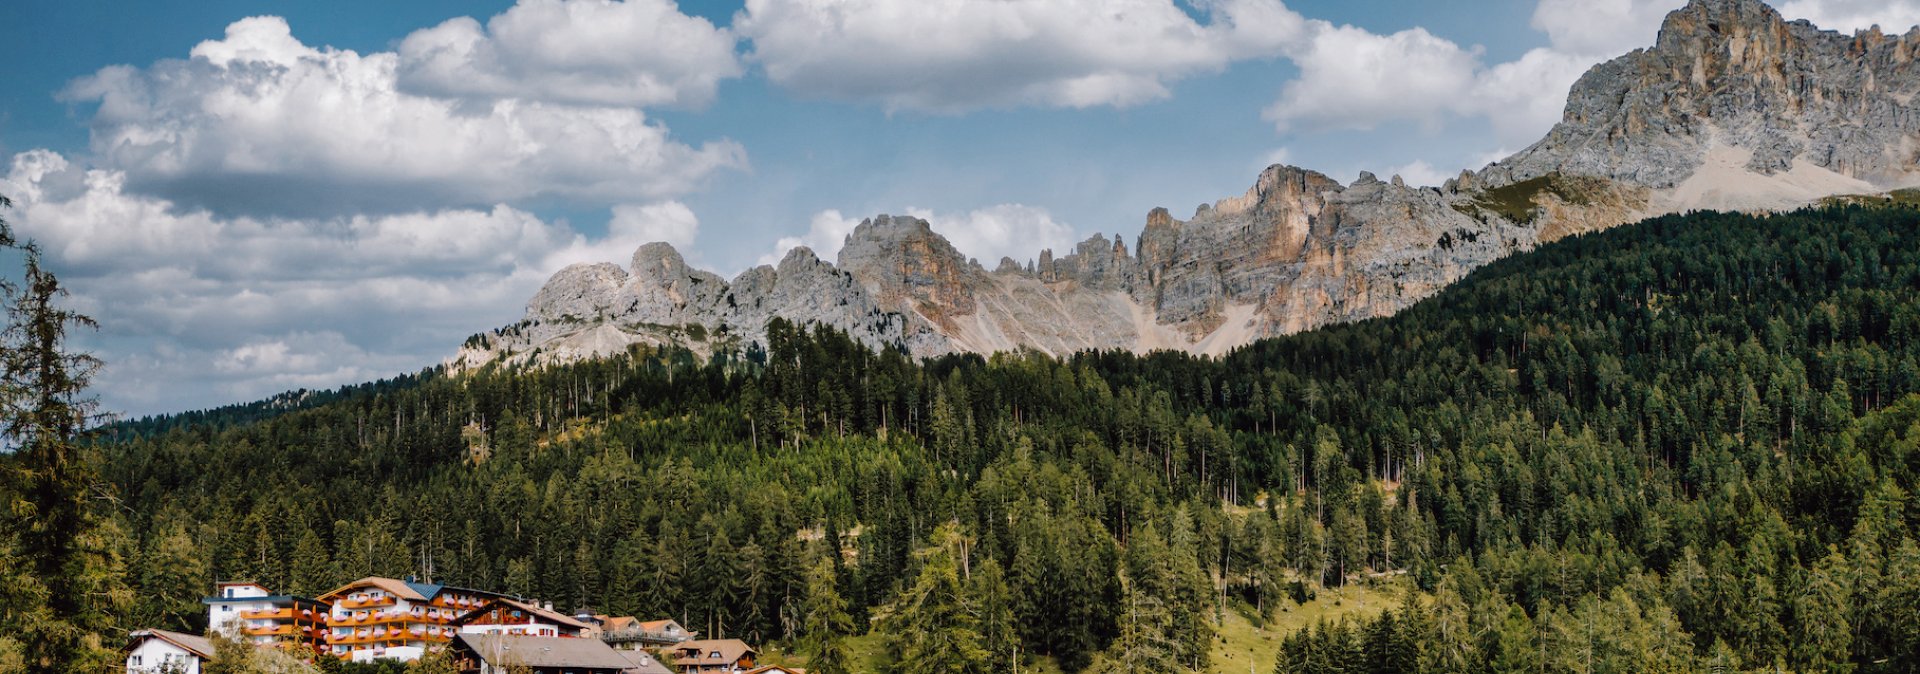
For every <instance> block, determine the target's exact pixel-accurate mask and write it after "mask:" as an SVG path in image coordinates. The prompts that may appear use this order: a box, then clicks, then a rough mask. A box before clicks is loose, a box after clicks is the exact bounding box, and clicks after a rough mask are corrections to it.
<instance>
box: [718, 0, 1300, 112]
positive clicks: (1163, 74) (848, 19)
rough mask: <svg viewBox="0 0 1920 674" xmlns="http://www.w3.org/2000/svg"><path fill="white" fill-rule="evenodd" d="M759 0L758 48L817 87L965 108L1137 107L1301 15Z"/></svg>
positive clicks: (759, 54)
mask: <svg viewBox="0 0 1920 674" xmlns="http://www.w3.org/2000/svg"><path fill="white" fill-rule="evenodd" d="M1193 5H1194V6H1196V7H1197V8H1198V9H1199V10H1200V11H1201V12H1202V13H1204V14H1205V15H1206V17H1207V19H1208V20H1207V21H1206V22H1205V23H1202V22H1198V21H1195V20H1194V19H1193V17H1191V16H1189V15H1188V14H1187V13H1186V12H1184V11H1182V9H1181V8H1180V7H1177V6H1175V4H1174V2H1173V0H1058V1H1053V2H1033V1H1022V2H979V1H976V0H925V1H922V2H896V1H892V0H748V1H747V3H746V7H745V9H743V10H742V11H741V12H740V13H738V14H736V15H735V17H734V22H733V26H734V29H735V30H736V31H739V33H740V34H741V35H742V36H744V37H747V38H750V39H751V40H752V41H753V52H752V59H753V60H754V61H756V62H758V63H759V64H760V65H761V66H762V67H764V68H765V70H766V73H767V76H768V78H769V79H771V80H773V82H774V83H775V84H778V85H780V86H782V87H785V88H787V89H789V90H791V91H794V92H797V93H799V94H802V95H806V96H816V97H822V98H832V99H841V100H856V101H874V102H879V103H881V104H882V105H884V106H886V107H887V108H888V109H890V110H899V109H909V110H927V111H936V112H956V111H964V110H969V109H975V108H981V107H996V106H1014V105H1038V106H1048V107H1073V108H1083V107H1092V106H1116V107H1119V106H1128V105H1133V104H1138V103H1142V102H1145V101H1150V100H1155V99H1160V98H1165V97H1167V96H1168V95H1169V92H1168V88H1167V87H1168V85H1169V84H1170V83H1172V82H1173V81H1176V80H1179V79H1181V78H1184V77H1187V76H1190V75H1193V74H1196V73H1204V72H1213V71H1218V70H1220V69H1222V68H1225V67H1226V66H1227V65H1228V64H1229V63H1231V62H1232V61H1235V60H1240V59H1247V58H1257V57H1263V56H1272V55H1275V54H1277V53H1279V51H1280V49H1281V47H1282V46H1284V45H1286V44H1288V43H1290V42H1292V41H1294V40H1296V39H1298V37H1299V34H1300V31H1301V30H1303V28H1304V26H1305V22H1304V20H1303V19H1302V18H1301V17H1300V16H1299V15H1298V14H1295V13H1294V12H1292V11H1291V10H1288V9H1287V8H1286V7H1285V6H1284V5H1283V4H1281V3H1280V2H1279V0H1202V1H1199V2H1194V3H1193Z"/></svg>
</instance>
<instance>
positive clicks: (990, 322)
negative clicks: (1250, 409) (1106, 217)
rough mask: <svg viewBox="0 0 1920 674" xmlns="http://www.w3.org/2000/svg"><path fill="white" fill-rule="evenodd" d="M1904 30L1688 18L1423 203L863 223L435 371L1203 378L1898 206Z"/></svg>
mask: <svg viewBox="0 0 1920 674" xmlns="http://www.w3.org/2000/svg"><path fill="white" fill-rule="evenodd" d="M1916 56H1920V29H1916V30H1915V31H1912V32H1909V33H1907V34H1905V35H1900V36H1889V35H1884V34H1882V33H1881V32H1880V31H1879V30H1878V29H1877V28H1876V29H1872V30H1867V31H1862V32H1859V33H1856V34H1854V35H1842V34H1839V33H1835V32H1830V31H1822V30H1820V29H1819V28H1817V27H1815V26H1813V25H1812V24H1809V23H1806V22H1804V21H1795V22H1787V21H1785V20H1783V19H1782V18H1781V17H1780V15H1779V13H1778V12H1776V11H1774V10H1773V9H1772V8H1771V7H1768V6H1767V5H1765V4H1764V3H1762V2H1760V1H1759V0H1694V1H1693V2H1691V3H1690V4H1688V5H1687V6H1686V7H1684V8H1682V9H1679V10H1676V11H1674V12H1673V13H1671V14H1669V15H1668V16H1667V18H1666V21H1665V23H1664V24H1663V25H1662V27H1661V29H1660V34H1659V38H1658V40H1657V41H1656V42H1655V44H1654V45H1653V46H1652V47H1651V48H1647V49H1640V50H1636V51H1634V52H1632V53H1629V54H1626V55H1624V56H1621V57H1619V58H1616V59H1614V60H1612V61H1609V62H1606V63H1602V64H1600V65H1598V66H1595V67H1594V68H1593V69H1591V70H1589V71H1588V72H1587V73H1586V74H1585V75H1584V76H1582V77H1581V78H1580V79H1579V81H1578V82H1577V83H1576V84H1575V85H1574V86H1573V88H1572V90H1571V92H1570V93H1569V96H1568V100H1567V106H1566V111H1565V115H1564V117H1563V119H1562V121H1561V122H1560V123H1559V124H1558V125H1556V126H1555V127H1554V129H1553V130H1552V131H1551V132H1549V133H1548V134H1547V136H1546V137H1545V138H1543V139H1541V140H1540V141H1539V142H1537V143H1535V144H1534V145H1533V146H1531V147H1528V148H1526V149H1525V150H1522V151H1520V152H1519V153H1517V154H1515V155H1513V156H1511V157H1508V158H1506V159H1504V160H1501V161H1499V162H1496V163H1494V164H1492V165H1489V166H1487V167H1486V168H1484V169H1482V170H1480V171H1478V172H1463V173H1462V174H1461V175H1460V176H1459V177H1458V178H1455V179H1453V180H1449V181H1447V182H1446V184H1444V185H1441V186H1439V187H1413V186H1408V185H1406V184H1404V182H1403V181H1401V180H1400V179H1399V178H1398V177H1397V176H1395V177H1393V178H1392V179H1390V180H1386V181H1382V180H1380V179H1378V178H1376V177H1374V176H1373V175H1371V174H1366V173H1363V174H1361V176H1360V178H1359V179H1358V180H1356V181H1355V182H1353V183H1352V184H1350V185H1342V184H1341V183H1340V182H1339V181H1336V180H1334V179H1332V178H1329V177H1327V176H1325V175H1322V174H1320V173H1317V172H1314V171H1311V170H1307V169H1302V168H1296V167H1291V166H1279V165H1276V166H1272V167H1269V168H1267V169H1266V170H1265V171H1262V172H1261V174H1260V176H1259V177H1258V178H1257V179H1256V180H1255V182H1254V184H1253V186H1252V187H1251V188H1249V189H1248V190H1247V191H1246V193H1244V194H1242V195H1239V196H1234V197H1228V198H1225V199H1221V200H1219V201H1216V202H1214V203H1212V204H1203V205H1201V206H1200V207H1199V208H1198V209H1196V211H1195V212H1194V214H1193V215H1192V217H1190V218H1188V219H1186V220H1180V219H1177V218H1175V217H1174V216H1173V215H1172V214H1171V213H1170V212H1169V211H1167V210H1166V209H1164V208H1156V209H1153V210H1152V211H1151V212H1150V213H1148V214H1147V218H1146V223H1145V227H1144V228H1143V229H1142V230H1141V232H1140V234H1139V236H1138V237H1137V238H1136V239H1135V240H1134V241H1133V242H1132V246H1131V248H1129V245H1128V242H1127V241H1126V240H1124V239H1121V238H1120V237H1117V236H1116V237H1113V238H1107V237H1105V236H1094V237H1091V238H1089V239H1087V240H1086V241H1083V242H1081V243H1080V244H1079V245H1077V246H1075V247H1074V248H1073V250H1071V251H1064V252H1063V253H1062V254H1059V255H1056V254H1055V252H1054V251H1051V250H1043V251H1039V253H1038V255H1037V256H1036V258H1035V262H1033V263H1030V264H1022V263H1021V262H1019V261H1016V260H1012V259H1002V260H1000V261H999V262H998V263H997V264H996V265H995V267H994V268H993V269H992V270H988V269H987V268H985V267H983V266H981V265H980V264H979V263H978V262H975V261H973V260H970V259H968V258H967V257H966V256H965V255H963V254H961V253H960V252H959V251H958V250H956V249H955V248H954V247H953V245H952V244H951V243H950V242H948V241H947V239H946V238H945V237H942V236H941V235H940V234H939V233H938V232H936V231H934V229H933V227H932V225H931V223H928V222H926V221H925V220H920V219H916V218H910V217H897V216H887V215H880V216H877V217H874V218H871V219H869V220H866V221H864V222H862V223H861V224H860V225H859V226H858V227H857V228H856V229H855V230H854V231H853V233H852V234H850V235H848V237H847V238H846V241H845V244H844V245H843V246H842V248H841V249H840V254H839V259H838V260H836V261H835V262H833V263H828V262H826V261H823V260H820V259H819V258H818V257H817V256H815V255H814V253H813V251H811V250H809V249H807V248H804V247H802V248H795V249H793V250H792V251H790V252H789V253H788V254H787V256H786V258H785V259H783V260H782V261H781V262H780V264H779V265H778V266H760V267H755V268H753V269H749V270H747V271H745V272H742V273H741V274H740V275H738V276H736V277H734V278H733V279H732V280H727V279H722V278H721V277H719V276H717V275H715V274H713V273H710V272H706V271H702V270H697V269H693V268H690V267H688V266H687V264H686V262H685V260H683V259H682V258H681V256H680V254H679V253H678V252H676V251H675V250H674V249H673V248H672V247H671V246H668V245H667V244H664V243H652V244H647V245H646V246H642V247H641V248H640V249H639V250H638V251H636V252H635V253H634V256H633V259H632V260H631V261H630V264H629V265H628V266H627V267H626V268H624V269H623V268H621V267H619V266H618V265H614V264H591V265H574V266H572V267H568V268H567V269H564V270H562V271H560V272H559V273H558V274H555V275H554V276H553V278H552V279H551V280H549V281H548V282H547V284H546V286H545V287H544V288H542V289H541V290H540V292H539V293H538V294H536V295H535V296H534V297H533V299H532V300H531V301H530V302H529V303H528V305H527V315H526V318H525V319H524V320H522V321H521V322H519V323H516V324H514V325H510V326H507V327H504V328H501V329H498V330H494V331H491V332H488V333H484V334H481V335H476V336H474V337H473V338H470V339H468V340H467V344H466V345H465V346H464V347H463V348H462V349H461V351H460V353H459V355H458V356H456V357H455V358H454V360H453V361H452V363H453V364H454V365H455V366H456V367H468V366H475V365H479V364H483V363H486V362H490V361H493V360H498V359H505V360H509V361H513V360H529V359H535V360H541V361H548V360H570V359H575V358H583V357H590V356H595V355H605V354H609V353H616V352H620V351H623V350H625V349H626V348H627V347H628V346H629V345H631V344H637V343H638V344H664V343H676V344H682V345H686V346H689V347H692V348H693V349H694V350H695V351H699V352H703V353H711V352H713V351H715V350H721V349H733V348H740V347H741V346H743V345H744V344H745V343H747V342H752V341H757V340H760V339H762V338H763V337H764V335H763V331H764V326H765V324H766V321H767V320H768V319H769V318H772V317H774V316H782V317H785V318H787V319H789V320H791V321H794V322H796V323H800V324H815V323H818V324H825V325H830V326H833V327H835V328H838V329H841V330H845V331H847V332H848V333H850V334H852V335H853V336H855V337H856V338H858V339H860V340H862V341H864V342H867V343H869V344H872V345H875V346H886V347H898V348H903V349H905V350H907V351H908V352H910V353H912V354H914V355H916V356H932V355H938V354H944V353H952V352H960V351H971V352H980V353H989V352H995V351H1007V350H1017V349H1035V350H1038V351H1043V352H1047V353H1053V354H1063V353H1070V352H1073V351H1076V350H1080V349H1089V348H1096V349H1110V348H1123V349H1133V350H1140V351H1145V350H1153V349H1182V350H1187V351H1192V352H1197V353H1211V354H1218V353H1222V352H1225V351H1226V350H1228V349H1231V348H1233V347H1236V346H1240V345H1243V344H1246V343H1248V342H1250V341H1252V340H1255V339H1259V338H1262V337H1268V336H1274V335H1281V334H1287V333H1292V332H1298V331H1301V330H1307V329H1311V328H1313V327H1316V326H1320V325H1325V324H1328V323H1334V322H1341V321H1353V320H1360V319H1365V318H1370V317H1376V316H1386V315H1390V314H1392V313H1394V312H1396V311H1399V310H1400V309H1402V308H1405V307H1406V306H1408V305H1410V304H1412V303H1414V302H1417V301H1419V300H1420V299H1423V298H1425V297H1427V296H1429V295H1431V294H1433V293H1434V292H1436V291H1438V290H1439V289H1440V288H1442V287H1444V286H1446V285H1447V284H1449V283H1452V282H1453V281H1455V280H1458V279H1459V278H1460V277H1462V276H1464V275H1465V274H1466V273H1467V272H1469V271H1471V270H1473V269H1474V268H1476V267H1479V266H1480V265H1483V264H1486V263H1487V262H1490V261H1492V260H1494V259H1497V258H1499V257H1502V256H1505V255H1508V254H1511V253H1513V252H1516V251H1522V250H1527V249H1530V248H1532V247H1534V246H1537V245H1539V244H1541V243H1544V242H1547V241H1551V240H1553V239H1557V238H1559V237H1562V236H1567V235H1569V234H1574V233H1579V232H1584V231H1592V230H1596V229H1602V228H1606V227H1612V226H1615V225H1619V224H1621V223H1625V222H1631V221H1634V220H1638V219H1641V218H1644V217H1648V216H1652V215H1656V214H1660V213H1666V212H1674V211H1680V210H1687V209H1695V208H1720V209H1734V210H1768V209H1778V208H1789V207H1793V206H1798V205H1801V204H1805V203H1808V202H1810V201H1814V200H1817V199H1820V198H1822V197H1826V196H1830V195H1835V194H1870V193H1877V192H1881V191H1885V190H1888V189H1893V188H1897V187H1906V186H1911V185H1915V184H1920V108H1916V107H1915V94H1916V93H1920V65H1916V63H1915V62H1916Z"/></svg>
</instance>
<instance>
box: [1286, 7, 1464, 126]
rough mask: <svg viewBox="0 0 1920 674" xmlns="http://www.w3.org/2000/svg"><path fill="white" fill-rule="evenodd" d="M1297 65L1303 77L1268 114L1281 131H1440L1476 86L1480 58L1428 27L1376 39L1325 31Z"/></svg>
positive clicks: (1302, 50)
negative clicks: (1411, 123)
mask: <svg viewBox="0 0 1920 674" xmlns="http://www.w3.org/2000/svg"><path fill="white" fill-rule="evenodd" d="M1290 58H1292V59H1293V62H1294V64H1295V65H1298V66H1299V67H1300V77H1299V78H1298V79H1295V80H1293V81H1291V82H1288V83H1287V85H1286V87H1285V88H1284V89H1283V90H1282V91H1281V94H1280V100H1279V101H1277V102H1275V103H1274V104H1273V105H1271V106H1269V107H1268V108H1267V109H1266V111H1265V112H1264V116H1265V117H1266V118H1267V119H1268V120H1270V121H1272V122H1274V124H1275V125H1276V126H1278V127H1279V128H1280V130H1281V131H1282V132H1285V131H1290V130H1294V129H1296V128H1298V129H1305V130H1325V129H1370V128H1373V127H1375V126H1378V125H1379V124H1381V123H1383V122H1386V121H1388V120H1395V119H1408V120H1415V121H1419V122H1423V123H1426V124H1428V125H1437V124H1438V123H1439V122H1440V121H1441V120H1442V119H1443V118H1444V116H1445V114H1446V113H1447V112H1448V111H1449V110H1452V109H1454V108H1455V107H1456V106H1457V105H1458V102H1457V101H1458V99H1459V98H1460V95H1461V94H1462V93H1463V92H1465V91H1466V90H1467V89H1469V88H1471V87H1472V86H1473V80H1474V74H1475V70H1476V69H1477V67H1478V61H1479V54H1478V52H1477V51H1474V50H1467V49H1462V48H1461V47H1460V46H1459V45H1456V44H1454V43H1452V42H1449V41H1447V40H1443V39H1441V38H1438V37H1435V36H1434V35H1433V34H1431V33H1428V32H1427V31H1426V30H1425V29H1422V28H1412V29H1408V30H1403V31H1400V32H1398V33H1394V34H1392V35H1376V34H1374V33H1369V32H1367V31H1365V30H1362V29H1359V28H1355V27H1352V26H1339V27H1333V26H1325V25H1322V26H1321V27H1320V29H1319V30H1317V31H1315V34H1314V36H1313V38H1312V39H1311V40H1309V41H1307V43H1306V44H1304V45H1302V46H1300V47H1299V48H1297V49H1295V50H1293V51H1292V52H1291V53H1290Z"/></svg>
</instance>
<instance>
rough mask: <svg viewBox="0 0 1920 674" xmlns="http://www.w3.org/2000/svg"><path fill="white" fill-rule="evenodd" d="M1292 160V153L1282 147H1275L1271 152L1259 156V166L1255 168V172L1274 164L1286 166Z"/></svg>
mask: <svg viewBox="0 0 1920 674" xmlns="http://www.w3.org/2000/svg"><path fill="white" fill-rule="evenodd" d="M1292 159H1293V151H1291V150H1288V149H1287V148H1284V147H1276V148H1274V149H1273V150H1272V151H1270V152H1268V153H1266V154H1263V155H1260V165H1259V166H1258V167H1256V170H1261V169H1265V168H1267V167H1269V166H1272V165H1274V164H1287V163H1289V162H1291V161H1292Z"/></svg>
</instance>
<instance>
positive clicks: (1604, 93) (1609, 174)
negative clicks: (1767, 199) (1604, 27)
mask: <svg viewBox="0 0 1920 674" xmlns="http://www.w3.org/2000/svg"><path fill="white" fill-rule="evenodd" d="M1917 51H1920V29H1916V30H1915V31H1910V32H1908V33H1907V34H1906V35H1902V36H1889V35H1885V34H1882V33H1881V32H1880V31H1879V29H1878V28H1875V29H1872V30H1867V31H1863V32H1860V33H1857V34H1854V35H1844V34H1841V33H1836V32H1832V31H1823V30H1821V29H1820V28H1818V27H1816V26H1814V25H1812V24H1810V23H1807V22H1805V21H1793V22H1788V21H1786V20H1784V19H1782V18H1781V16H1780V14H1779V12H1776V11H1774V9H1773V8H1772V7H1769V6H1767V5H1765V4H1763V3H1761V2H1758V1H1757V0H1695V1H1694V2H1692V3H1690V4H1688V5H1687V6H1686V7H1683V8H1681V9H1679V10H1676V11H1674V12H1673V13H1672V14H1669V15H1668V16H1667V19H1666V21H1665V23H1664V24H1662V26H1661V28H1660V35H1659V38H1658V40H1657V41H1656V43H1655V44H1654V46H1653V47H1652V48H1650V49H1641V50H1636V51H1634V52H1633V53H1630V54H1627V55H1625V56H1622V57H1620V58H1617V59H1614V60H1612V61H1609V62H1606V63H1603V64H1600V65H1599V66H1596V67H1594V68H1593V69H1592V70H1590V71H1588V72H1587V73H1586V74H1585V75H1584V76H1582V77H1581V78H1580V79H1579V81H1578V82H1577V83H1576V84H1575V85H1574V87H1573V90H1572V91H1571V92H1570V94H1569V96H1568V99H1567V107H1566V113H1565V116H1564V118H1563V120H1562V121H1561V123H1560V124H1559V125H1557V126H1555V127H1554V129H1553V131H1551V132H1550V133H1548V134H1547V137H1546V138H1543V139H1541V140H1540V142H1538V143H1536V144H1534V145H1533V146H1532V147H1529V148H1527V149H1526V150H1523V151H1521V152H1520V153H1518V154H1516V155H1514V156H1513V157H1511V158H1509V159H1507V160H1505V161H1502V162H1499V163H1498V164H1496V165H1495V166H1494V167H1491V168H1490V169H1489V170H1488V171H1484V172H1482V175H1483V176H1484V177H1488V178H1490V179H1493V180H1495V181H1497V182H1515V181H1520V180H1526V179H1529V178H1534V177H1538V176H1542V175H1547V174H1549V173H1562V174H1569V175H1584V176H1597V177H1605V178H1610V179H1614V180H1618V181H1622V182H1626V183H1630V184H1635V185H1643V186H1646V187H1650V188H1655V189H1667V188H1676V187H1679V186H1680V185H1682V184H1683V183H1684V182H1686V181H1687V180H1688V179H1690V178H1692V177H1694V175H1695V173H1696V171H1698V170H1699V169H1700V168H1702V167H1703V166H1704V165H1707V164H1709V154H1710V153H1711V152H1712V151H1714V150H1715V149H1720V148H1736V149H1737V151H1738V152H1739V153H1740V154H1741V155H1742V156H1743V157H1744V158H1745V161H1744V163H1743V164H1742V165H1741V166H1739V167H1738V168H1739V169H1741V170H1743V171H1744V172H1747V173H1751V174H1755V175H1758V176H1776V175H1780V174H1784V173H1788V172H1791V171H1793V170H1794V169H1795V167H1796V165H1802V164H1804V165H1805V166H1806V167H1809V168H1815V169H1819V170H1822V171H1826V172H1831V173H1833V174H1836V175H1838V176H1845V177H1848V178H1853V179H1857V180H1859V181H1862V182H1864V183H1868V184H1875V185H1897V184H1906V183H1909V182H1912V181H1913V179H1914V177H1915V176H1914V168H1915V159H1916V149H1917V147H1916V143H1915V141H1916V134H1917V133H1920V109H1917V108H1916V107H1915V106H1914V95H1915V94H1916V93H1920V67H1916V65H1915V64H1914V59H1915V56H1916V52H1917ZM1710 178H1712V179H1721V180H1724V179H1728V178H1729V176H1710Z"/></svg>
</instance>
